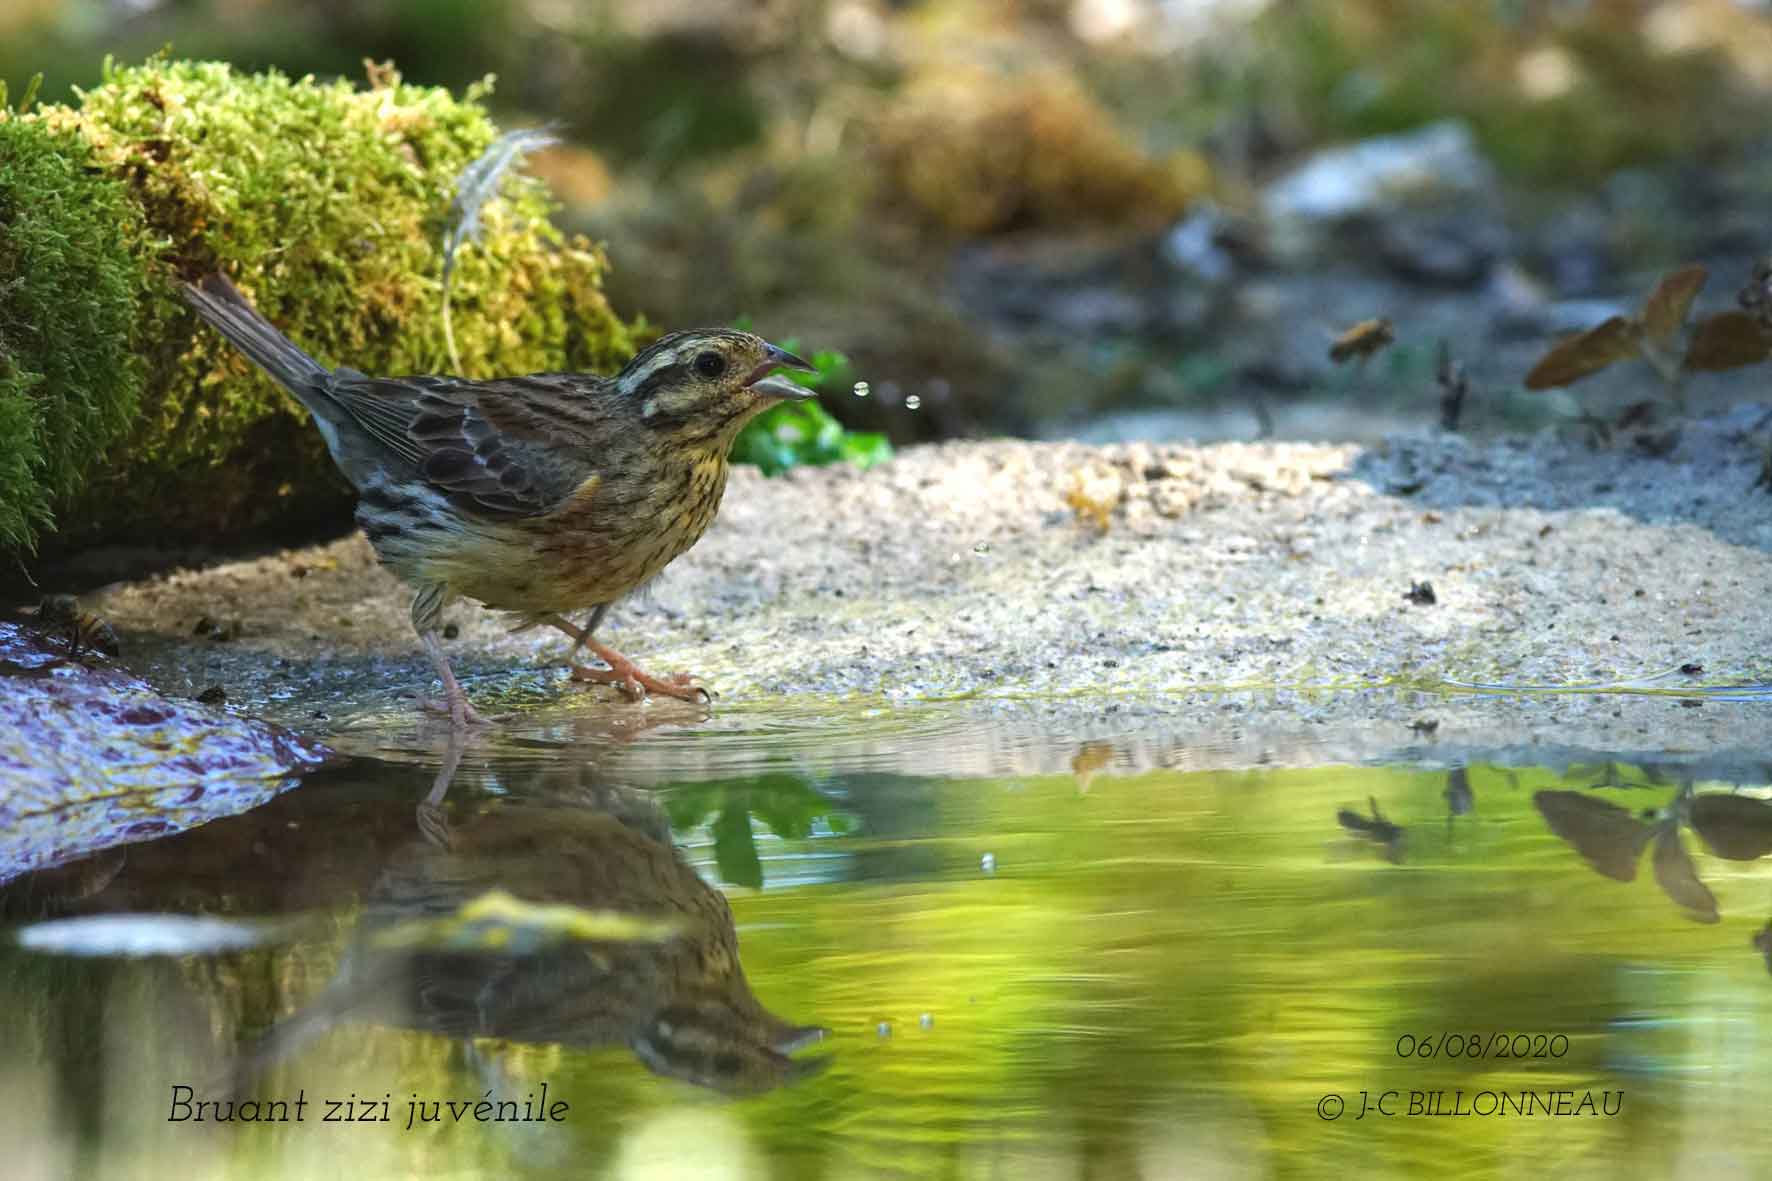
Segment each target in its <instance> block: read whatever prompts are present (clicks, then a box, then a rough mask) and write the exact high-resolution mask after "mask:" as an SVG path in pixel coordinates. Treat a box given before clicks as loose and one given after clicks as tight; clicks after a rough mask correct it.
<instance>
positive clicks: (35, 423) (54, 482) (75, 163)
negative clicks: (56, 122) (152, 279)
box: [0, 120, 143, 549]
mask: <svg viewBox="0 0 1772 1181" xmlns="http://www.w3.org/2000/svg"><path fill="white" fill-rule="evenodd" d="M142 240H143V238H142V226H141V218H140V215H139V213H138V212H137V211H136V209H135V207H134V206H133V205H132V204H131V203H130V201H129V200H128V197H127V195H126V194H125V193H124V190H123V186H122V185H121V184H119V183H118V182H117V181H115V180H113V179H111V178H110V177H108V176H105V175H103V174H102V173H100V172H98V171H97V170H96V169H95V168H94V165H93V162H92V153H91V151H90V150H89V149H88V148H87V146H86V144H85V143H84V142H83V141H81V139H80V138H79V137H78V136H76V135H73V134H71V133H67V132H56V131H51V130H49V129H48V128H46V127H43V126H41V125H39V124H34V123H26V122H21V121H16V120H14V121H0V548H5V549H20V548H24V547H28V546H29V545H30V544H31V542H32V540H33V538H34V537H35V536H36V534H37V532H38V531H39V530H42V529H44V528H46V527H47V526H48V525H49V523H50V521H51V519H52V510H53V507H54V506H55V505H56V504H58V503H65V502H66V501H67V500H68V499H69V498H70V497H72V496H73V495H74V494H75V493H76V492H77V491H78V490H79V488H80V485H81V482H82V480H83V479H84V477H85V474H86V470H87V464H88V461H89V459H90V457H91V456H92V455H94V454H97V453H101V452H103V451H104V449H105V448H106V447H108V446H109V445H110V444H111V443H113V442H114V441H115V440H116V439H117V438H118V437H119V436H120V435H122V434H123V432H124V431H125V430H127V429H128V426H129V423H130V422H131V420H132V419H133V417H134V414H135V410H136V406H137V404H138V402H139V399H140V395H141V386H142V370H143V366H142V364H141V362H140V361H139V360H138V359H137V358H136V356H135V355H134V354H133V352H132V350H131V348H130V340H131V335H132V333H133V331H134V328H135V322H136V314H137V308H138V306H139V303H140V300H139V296H140V294H141V286H142V272H141V268H140V266H139V264H138V262H137V261H136V257H135V255H134V254H132V252H131V248H132V247H139V245H140V244H141V242H142Z"/></svg>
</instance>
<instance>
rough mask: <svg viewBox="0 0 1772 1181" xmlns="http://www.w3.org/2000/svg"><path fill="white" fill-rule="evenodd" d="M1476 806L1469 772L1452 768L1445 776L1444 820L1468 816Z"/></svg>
mask: <svg viewBox="0 0 1772 1181" xmlns="http://www.w3.org/2000/svg"><path fill="white" fill-rule="evenodd" d="M1476 806H1477V794H1476V793H1475V792H1474V791H1472V790H1471V778H1470V772H1469V771H1467V770H1465V769H1464V768H1463V767H1454V768H1452V770H1451V772H1450V773H1448V774H1447V776H1446V818H1447V820H1448V821H1450V820H1451V818H1452V817H1454V816H1465V815H1469V813H1470V811H1471V809H1473V808H1475V807H1476Z"/></svg>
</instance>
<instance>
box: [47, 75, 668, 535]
mask: <svg viewBox="0 0 1772 1181" xmlns="http://www.w3.org/2000/svg"><path fill="white" fill-rule="evenodd" d="M375 81H376V84H375V85H373V86H372V87H371V88H370V89H367V90H359V89H356V88H354V87H352V86H351V85H349V84H348V83H345V82H333V83H324V84H323V83H318V82H315V81H314V80H313V79H311V78H305V79H300V80H291V79H289V78H286V77H283V76H282V75H279V74H276V73H267V74H259V75H240V74H237V73H235V72H234V71H233V70H231V69H230V68H229V67H228V66H227V65H225V64H222V63H211V62H200V63H192V62H169V61H163V60H155V61H150V62H149V63H147V64H146V65H143V66H140V67H131V68H117V67H114V66H112V65H110V64H109V63H107V65H106V69H105V74H104V82H103V84H102V85H100V86H99V87H97V88H95V89H93V90H91V91H89V92H85V93H83V94H81V95H80V100H79V103H78V105H77V106H71V107H51V108H46V109H45V110H43V111H42V112H41V113H40V114H39V115H37V116H34V117H33V120H34V121H36V122H37V123H39V124H40V125H41V126H42V127H44V128H47V129H52V130H55V131H58V132H64V133H73V134H77V135H78V136H80V137H81V138H82V139H84V140H85V141H86V142H87V143H88V144H89V145H90V146H91V149H92V154H93V158H94V160H95V161H96V162H97V163H98V165H99V166H100V167H101V168H103V169H104V170H105V171H106V172H107V173H108V174H109V175H110V176H113V177H115V178H117V179H118V180H120V181H122V182H123V185H124V186H125V187H126V189H127V192H128V194H129V196H130V198H131V199H132V202H133V204H134V205H135V207H136V208H137V209H139V210H140V218H141V220H142V221H144V222H145V224H146V227H147V235H146V236H145V237H143V238H142V239H141V241H140V244H139V245H138V247H137V249H136V252H135V257H136V263H137V266H138V267H139V270H140V274H141V275H142V277H143V278H142V282H143V283H144V284H145V286H146V288H147V289H148V295H147V297H146V298H145V299H144V300H143V301H142V307H141V309H140V313H139V315H138V317H137V323H136V334H135V338H136V339H138V340H141V341H144V342H151V347H149V348H148V349H147V350H146V351H145V352H144V354H143V356H142V357H141V361H142V363H143V364H144V366H145V369H146V383H145V386H144V389H143V395H142V398H141V402H140V412H139V414H138V415H137V417H136V419H135V421H134V424H133V427H132V429H131V430H130V432H129V435H128V437H127V438H126V439H125V440H124V441H123V442H122V443H121V444H120V445H119V446H116V447H113V448H112V449H111V450H110V451H109V452H108V453H106V454H105V455H103V457H102V458H100V459H98V461H97V462H96V463H95V464H94V465H93V470H92V472H91V474H90V475H91V478H89V479H88V481H87V490H86V492H85V494H84V495H83V496H81V497H80V498H79V499H77V500H76V501H75V502H74V503H72V504H71V505H70V506H69V509H68V510H67V511H66V512H63V513H62V514H61V527H62V536H61V538H60V539H59V543H60V544H61V545H63V546H70V545H73V544H78V543H85V542H91V541H96V540H101V539H105V538H113V537H117V536H119V535H122V534H125V533H128V532H130V531H131V530H136V529H139V528H141V527H145V526H149V525H151V526H152V527H153V528H154V531H155V534H156V540H161V541H165V540H172V539H197V540H207V539H212V538H215V537H218V536H228V535H235V536H237V535H240V534H242V533H247V532H252V531H255V530H259V529H262V528H264V527H267V526H271V525H289V524H292V523H297V522H301V521H304V520H314V519H317V518H321V517H331V516H333V515H335V514H338V513H340V512H341V511H342V508H343V506H344V504H345V503H347V501H348V493H347V490H346V489H345V487H344V485H343V483H342V481H341V480H340V479H339V478H338V477H337V476H336V475H335V474H334V473H333V471H332V465H331V463H330V461H329V460H328V459H327V457H326V454H325V451H324V448H323V446H322V445H321V442H320V438H319V435H318V433H317V432H315V431H314V430H312V429H311V428H310V427H309V426H308V425H307V421H306V415H305V413H304V412H303V411H301V409H300V407H299V406H298V405H297V404H296V403H295V402H294V401H293V399H291V398H289V397H288V395H286V394H285V393H284V392H283V391H282V390H280V389H278V388H277V387H276V386H275V385H274V384H273V383H272V382H271V381H270V380H269V379H267V378H265V377H263V376H262V375H260V374H259V373H258V372H257V371H256V370H254V369H253V368H252V367H251V365H250V364H249V363H248V362H247V361H246V360H245V359H244V358H243V357H241V356H240V355H239V354H238V353H236V352H235V351H234V350H232V349H231V348H230V347H229V346H228V345H227V344H226V343H225V342H224V341H222V340H221V338H220V337H218V336H217V335H216V334H215V333H213V332H210V331H207V330H206V329H202V328H201V327H200V326H199V323H198V321H197V320H196V317H195V316H194V315H193V314H191V313H190V312H189V311H188V310H187V309H186V308H185V307H184V306H183V304H182V302H181V301H179V300H178V299H177V297H176V295H175V294H174V285H173V280H174V277H175V276H177V275H191V274H195V273H197V272H200V271H203V270H208V269H210V268H213V267H221V268H222V269H224V270H226V271H227V272H228V273H229V274H231V275H232V276H233V277H234V278H235V280H236V282H238V283H239V285H240V286H241V288H242V289H243V290H244V291H246V292H247V294H248V295H249V296H251V297H252V298H253V299H254V300H255V301H256V302H257V303H258V305H259V307H260V308H261V310H263V311H264V313H265V314H266V315H267V316H269V317H270V318H271V319H272V320H273V321H274V322H276V323H277V324H278V325H279V326H280V327H282V328H283V329H284V331H286V332H287V333H288V334H289V335H290V336H291V337H292V338H293V339H295V340H296V341H298V342H299V343H300V344H302V345H303V347H305V348H307V349H308V350H309V351H311V352H313V353H314V354H315V355H316V356H318V357H319V358H320V359H321V360H322V361H325V362H327V363H330V364H348V365H352V366H354V367H356V368H359V369H363V370H365V371H369V372H380V373H422V372H432V371H437V370H439V369H442V368H445V367H446V361H445V357H446V351H445V346H444V341H443V331H442V318H441V258H440V243H441V238H442V229H443V225H444V220H445V218H446V217H447V214H448V210H449V204H450V199H451V197H452V195H453V193H454V186H455V181H456V177H457V175H458V174H459V173H460V172H461V170H462V168H463V167H465V166H466V165H467V164H468V163H470V162H471V161H472V160H473V159H474V158H475V156H477V155H478V154H479V153H480V152H481V151H482V150H483V149H484V148H485V147H486V146H487V145H488V144H489V143H491V141H492V140H493V138H494V137H495V136H496V134H497V129H496V128H495V127H494V126H493V124H492V122H491V121H490V119H489V118H488V117H487V115H486V112H485V111H484V109H483V108H482V107H481V106H480V99H482V98H483V97H484V95H485V94H486V93H487V90H488V89H489V83H482V84H480V85H477V86H474V87H470V88H469V90H468V92H467V94H466V95H465V96H464V97H463V98H461V99H457V98H455V97H453V96H451V95H450V94H449V93H447V92H446V91H443V90H440V89H434V88H427V87H417V86H410V85H406V84H404V83H403V82H401V81H400V80H399V78H398V76H397V75H393V74H389V75H387V76H385V77H380V78H377V79H376V80H375ZM501 191H502V193H503V199H501V200H498V201H494V202H491V203H489V204H488V206H487V207H486V208H485V210H484V212H483V221H484V232H483V234H482V237H481V240H480V242H479V243H478V244H477V245H476V246H473V247H470V248H468V249H466V250H464V251H463V252H462V254H461V255H460V257H459V258H458V261H457V266H456V270H455V276H454V279H453V290H452V296H451V300H452V303H453V315H454V323H455V332H456V343H457V345H458V347H459V350H460V354H461V359H462V367H463V369H464V370H466V372H467V373H469V374H470V375H480V376H485V375H490V374H493V373H500V372H504V373H511V372H526V371H534V370H544V369H562V368H572V369H596V370H604V371H607V370H610V369H613V368H615V367H617V366H619V365H620V363H621V362H622V361H623V360H625V359H626V358H627V357H628V356H629V355H631V353H632V350H633V344H634V342H633V340H632V335H631V333H630V331H629V330H628V328H627V327H626V326H625V325H624V324H623V323H622V322H621V321H620V320H619V319H618V318H617V317H616V316H615V314H614V313H613V312H612V311H611V309H610V307H609V304H608V302H607V300H606V299H605V298H604V297H603V293H602V289H601V284H602V275H603V270H604V267H605V262H604V258H603V256H602V254H601V252H600V251H599V250H598V249H597V248H596V247H595V246H594V245H593V244H591V243H590V242H589V241H587V240H585V239H583V238H578V237H574V238H566V237H564V236H562V235H561V234H560V233H559V231H557V230H556V229H555V228H554V227H553V226H552V225H551V224H550V222H549V221H548V215H549V214H550V212H551V211H552V203H551V201H550V199H549V197H548V195H547V192H546V190H545V188H544V187H543V186H542V185H541V183H540V182H539V181H536V180H534V179H531V178H526V177H522V176H517V175H513V176H508V177H506V178H505V179H504V181H503V182H502V190H501ZM322 473H324V474H322Z"/></svg>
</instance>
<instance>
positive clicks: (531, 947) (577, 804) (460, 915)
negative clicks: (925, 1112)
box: [230, 765, 829, 1094]
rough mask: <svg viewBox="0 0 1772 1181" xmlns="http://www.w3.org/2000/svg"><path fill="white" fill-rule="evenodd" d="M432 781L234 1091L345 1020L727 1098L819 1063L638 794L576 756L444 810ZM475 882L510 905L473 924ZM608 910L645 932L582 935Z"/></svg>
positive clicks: (244, 1065)
mask: <svg viewBox="0 0 1772 1181" xmlns="http://www.w3.org/2000/svg"><path fill="white" fill-rule="evenodd" d="M449 777H450V772H448V771H446V772H445V774H444V775H443V776H441V777H439V779H438V781H437V783H436V785H434V787H433V790H432V793H431V795H430V796H429V797H428V798H427V799H426V801H425V803H422V804H420V805H419V807H418V817H417V818H418V833H417V835H416V836H415V837H411V838H408V839H407V841H405V842H404V843H403V844H402V846H401V847H400V848H399V849H398V850H397V851H395V852H394V853H393V854H392V855H391V856H389V858H388V860H387V861H386V862H385V864H384V865H383V867H382V870H381V873H380V874H379V876H378V877H377V878H376V880H375V882H374V883H373V885H372V886H371V887H370V888H369V889H368V891H367V892H366V893H365V894H364V896H363V898H362V904H361V909H360V921H359V925H358V928H357V932H356V935H355V937H354V938H353V939H351V940H350V943H349V945H348V948H347V951H346V954H345V956H344V958H343V960H342V962H341V963H340V965H339V969H338V972H337V974H336V975H335V976H334V978H333V980H332V981H331V983H330V984H328V985H327V987H326V988H325V989H323V990H322V991H321V992H320V993H319V994H318V995H317V996H315V997H314V998H313V999H312V1000H310V1001H309V1002H308V1003H307V1004H306V1005H304V1006H303V1007H302V1008H301V1009H300V1010H298V1011H297V1012H296V1013H295V1014H293V1015H292V1016H290V1017H287V1018H286V1019H284V1020H283V1021H281V1022H279V1023H278V1024H277V1025H275V1026H273V1027H272V1028H271V1029H270V1030H269V1031H267V1032H266V1033H265V1034H264V1036H263V1037H262V1038H261V1039H259V1040H258V1042H257V1043H256V1044H255V1045H253V1046H250V1047H247V1048H246V1049H245V1052H244V1053H242V1054H241V1055H240V1056H239V1058H238V1060H237V1061H236V1062H235V1063H234V1064H233V1065H232V1069H231V1072H230V1073H231V1076H232V1077H231V1080H230V1086H231V1088H232V1089H233V1090H234V1092H235V1093H237V1094H245V1093H246V1092H247V1091H248V1090H250V1089H251V1088H252V1087H253V1086H254V1084H255V1082H256V1080H257V1079H259V1078H260V1077H262V1076H263V1074H264V1073H265V1071H266V1070H268V1069H269V1068H270V1067H272V1066H273V1065H275V1064H277V1063H279V1062H282V1061H286V1060H288V1059H289V1058H290V1057H291V1056H293V1055H295V1054H296V1053H299V1052H300V1051H301V1050H302V1049H303V1048H304V1047H306V1046H308V1045H310V1044H311V1043H312V1042H313V1041H314V1040H315V1039H316V1038H318V1037H320V1036H321V1035H323V1034H326V1033H328V1032H330V1031H332V1030H334V1029H336V1028H338V1027H340V1026H341V1025H343V1024H344V1023H346V1022H348V1021H354V1020H369V1021H374V1022H377V1023H379V1024H384V1025H387V1026H391V1027H394V1028H404V1029H414V1030H420V1031H423V1032H426V1033H431V1034H436V1035H440V1036H444V1037H449V1038H455V1039H463V1040H468V1041H471V1040H472V1039H482V1038H497V1039H501V1040H505V1041H509V1042H515V1043H519V1044H528V1045H556V1046H568V1047H573V1048H577V1049H587V1050H588V1049H594V1048H599V1047H607V1046H626V1047H627V1049H628V1050H629V1051H630V1052H631V1053H632V1054H633V1055H634V1056H635V1057H636V1058H638V1059H639V1061H640V1062H641V1063H642V1064H643V1065H644V1066H646V1068H647V1069H649V1070H652V1071H653V1072H655V1073H657V1074H660V1075H664V1076H666V1077H671V1078H678V1079H682V1080H684V1081H686V1082H691V1083H694V1084H696V1085H698V1086H704V1087H709V1088H712V1089H714V1090H717V1091H722V1092H726V1093H729V1094H757V1093H761V1092H764V1091H768V1090H771V1089H774V1088H776V1087H780V1086H785V1085H787V1084H790V1083H793V1082H797V1081H799V1080H802V1079H805V1078H807V1077H810V1076H811V1075H814V1074H816V1073H818V1072H819V1071H821V1070H822V1069H824V1068H825V1067H826V1066H827V1065H828V1063H829V1059H828V1057H810V1058H808V1057H800V1058H795V1057H793V1056H792V1055H794V1054H795V1053H796V1052H797V1051H799V1050H801V1049H804V1048H807V1047H810V1046H812V1045H815V1044H817V1043H819V1042H822V1041H823V1040H824V1039H825V1038H826V1037H827V1036H828V1033H829V1031H828V1030H826V1029H825V1028H823V1027H822V1026H818V1025H802V1024H799V1023H797V1022H794V1021H790V1020H787V1019H786V1018H783V1017H781V1016H779V1015H777V1014H776V1013H774V1012H772V1011H770V1010H769V1009H767V1008H765V1007H764V1006H763V1004H762V1003H761V1002H760V1001H759V1000H758V998H757V997H756V995H755V994H754V993H753V992H752V991H751V986H750V983H749V981H748V980H747V979H746V977H745V973H744V968H743V966H742V964H741V963H740V960H739V943H738V935H737V932H736V928H735V926H734V922H733V915H732V908H731V906H730V905H729V904H728V902H727V901H726V897H725V895H724V894H722V893H721V892H720V891H719V890H717V889H715V888H714V887H713V886H711V885H709V884H708V883H707V882H706V881H705V880H704V879H703V878H702V876H701V875H700V874H699V873H697V872H696V870H695V867H694V866H693V865H691V864H690V863H689V861H688V859H687V858H686V857H684V855H683V853H682V851H681V850H680V849H678V848H677V846H676V844H675V843H674V841H673V839H672V832H671V824H670V819H669V817H668V816H667V815H666V814H665V811H664V809H663V808H662V807H661V806H660V805H659V803H658V801H657V799H656V797H654V796H653V795H652V794H651V793H650V792H647V791H644V790H642V789H639V788H632V787H626V786H621V785H616V784H610V783H607V782H604V781H602V773H601V772H600V770H599V769H598V768H596V767H594V766H591V765H578V766H570V767H561V768H549V769H546V770H543V771H541V772H539V773H530V774H520V775H519V776H518V778H517V779H516V780H515V781H514V782H513V783H512V784H511V794H510V795H506V796H500V797H498V798H496V799H491V800H485V799H470V800H468V801H464V802H463V803H462V805H461V807H460V808H459V809H457V810H456V811H455V815H454V817H453V819H452V818H451V815H450V812H449V811H448V810H446V809H445V807H444V805H443V803H442V800H443V796H444V794H445V793H446V792H447V791H448V788H449ZM490 891H498V892H500V893H502V894H504V895H506V896H507V897H508V898H509V900H510V903H511V904H512V909H511V910H509V911H504V912H502V916H501V917H500V918H499V919H495V920H489V919H487V918H486V917H484V915H483V916H482V917H481V918H479V919H475V918H474V917H473V914H474V907H475V903H476V901H478V902H480V903H482V904H483V903H484V902H485V901H486V899H487V898H488V894H489V892H490ZM621 920H627V921H629V922H637V923H644V924H649V925H653V926H656V927H660V928H663V930H662V931H661V932H660V933H659V934H645V935H643V934H641V933H640V932H639V931H635V932H634V933H633V934H632V935H631V936H623V935H619V934H616V933H614V932H612V931H611V932H609V933H608V934H602V933H597V932H595V931H594V930H588V929H587V927H588V926H590V925H592V924H598V923H601V924H604V925H605V927H604V930H605V931H608V930H609V925H612V921H615V922H619V921H621ZM480 923H485V924H486V925H485V926H483V927H482V926H479V925H478V924H480ZM568 932H571V934H570V936H569V937H568V935H567V933H568Z"/></svg>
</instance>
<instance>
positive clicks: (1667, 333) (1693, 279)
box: [1641, 263, 1710, 340]
mask: <svg viewBox="0 0 1772 1181" xmlns="http://www.w3.org/2000/svg"><path fill="white" fill-rule="evenodd" d="M1709 277H1710V272H1709V271H1707V270H1705V269H1704V268H1703V267H1702V266H1700V265H1698V264H1697V263H1693V264H1692V265H1691V266H1685V267H1681V268H1680V269H1679V270H1677V271H1670V272H1668V273H1667V274H1665V275H1663V276H1662V277H1661V282H1659V283H1657V284H1656V285H1655V289H1654V290H1653V291H1651V292H1649V298H1648V299H1645V300H1644V301H1643V314H1642V316H1641V322H1642V325H1643V334H1644V335H1645V336H1647V337H1648V338H1649V339H1650V340H1666V339H1668V338H1669V337H1671V336H1672V335H1673V334H1674V333H1676V332H1678V331H1679V330H1680V325H1681V324H1684V323H1685V322H1686V312H1687V311H1688V310H1690V308H1691V307H1692V301H1693V300H1694V299H1695V298H1697V296H1698V292H1699V290H1700V289H1701V288H1702V287H1703V286H1704V281H1705V280H1706V279H1708V278H1709Z"/></svg>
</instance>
